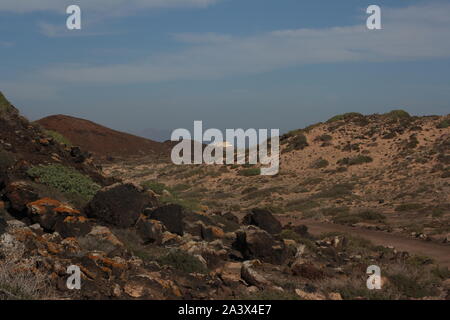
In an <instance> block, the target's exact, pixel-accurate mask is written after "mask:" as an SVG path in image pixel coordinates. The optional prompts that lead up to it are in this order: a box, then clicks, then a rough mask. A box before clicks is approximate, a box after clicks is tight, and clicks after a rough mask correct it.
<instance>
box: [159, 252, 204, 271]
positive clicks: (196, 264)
mask: <svg viewBox="0 0 450 320" xmlns="http://www.w3.org/2000/svg"><path fill="white" fill-rule="evenodd" d="M158 262H159V263H161V264H163V265H168V266H171V267H173V268H175V269H176V270H180V271H183V272H186V273H203V274H204V273H207V272H208V269H207V268H206V267H205V266H204V265H203V264H202V263H201V262H200V260H198V259H197V258H195V257H193V256H191V255H190V254H189V253H187V252H184V251H181V250H171V251H170V252H169V253H168V254H167V255H165V256H162V257H160V258H159V259H158Z"/></svg>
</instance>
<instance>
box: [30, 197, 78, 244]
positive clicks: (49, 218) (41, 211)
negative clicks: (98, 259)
mask: <svg viewBox="0 0 450 320" xmlns="http://www.w3.org/2000/svg"><path fill="white" fill-rule="evenodd" d="M27 208H28V217H29V218H30V219H31V221H32V222H34V223H38V224H39V225H40V226H41V227H42V228H43V229H44V230H46V231H48V232H53V231H55V230H56V226H57V225H59V226H60V229H61V228H62V226H63V225H64V224H65V221H66V219H68V220H70V219H75V218H77V217H81V213H80V211H78V210H76V209H73V208H72V207H70V206H68V205H66V204H63V203H61V202H59V201H58V200H54V199H50V198H44V199H40V200H37V201H34V202H30V203H28V204H27ZM67 229H68V228H67ZM68 231H69V230H68ZM67 233H68V236H70V234H69V233H70V232H67ZM72 236H73V235H72Z"/></svg>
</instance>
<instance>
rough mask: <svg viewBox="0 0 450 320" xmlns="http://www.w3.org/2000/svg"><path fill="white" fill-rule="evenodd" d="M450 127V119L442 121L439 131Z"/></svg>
mask: <svg viewBox="0 0 450 320" xmlns="http://www.w3.org/2000/svg"><path fill="white" fill-rule="evenodd" d="M448 127H450V119H445V120H442V121H441V122H439V124H438V125H437V128H438V129H446V128H448Z"/></svg>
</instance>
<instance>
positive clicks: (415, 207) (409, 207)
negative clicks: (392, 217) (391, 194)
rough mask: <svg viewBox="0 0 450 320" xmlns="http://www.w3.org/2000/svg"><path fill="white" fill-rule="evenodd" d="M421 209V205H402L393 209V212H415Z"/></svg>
mask: <svg viewBox="0 0 450 320" xmlns="http://www.w3.org/2000/svg"><path fill="white" fill-rule="evenodd" d="M420 208H422V205H421V204H420V203H404V204H401V205H398V206H397V207H396V208H395V211H398V212H403V211H415V210H419V209H420Z"/></svg>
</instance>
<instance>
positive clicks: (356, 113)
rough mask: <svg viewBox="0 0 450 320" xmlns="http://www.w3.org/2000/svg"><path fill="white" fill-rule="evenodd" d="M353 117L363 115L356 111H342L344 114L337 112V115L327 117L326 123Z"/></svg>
mask: <svg viewBox="0 0 450 320" xmlns="http://www.w3.org/2000/svg"><path fill="white" fill-rule="evenodd" d="M355 117H363V115H362V114H361V113H358V112H348V113H344V114H338V115H336V116H334V117H332V118H330V119H328V121H327V123H332V122H336V121H342V120H348V119H351V118H355Z"/></svg>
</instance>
